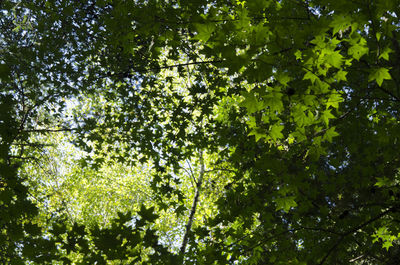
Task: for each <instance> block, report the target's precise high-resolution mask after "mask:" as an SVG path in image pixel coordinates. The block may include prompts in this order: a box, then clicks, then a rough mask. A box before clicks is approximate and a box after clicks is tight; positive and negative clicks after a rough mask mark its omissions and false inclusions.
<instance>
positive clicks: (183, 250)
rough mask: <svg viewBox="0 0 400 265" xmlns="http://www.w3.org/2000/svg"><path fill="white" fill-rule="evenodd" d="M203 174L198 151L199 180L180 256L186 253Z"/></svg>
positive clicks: (202, 165) (201, 159) (202, 162)
mask: <svg viewBox="0 0 400 265" xmlns="http://www.w3.org/2000/svg"><path fill="white" fill-rule="evenodd" d="M204 172H205V169H204V159H203V152H202V151H200V173H199V178H198V179H197V182H196V193H195V196H194V200H193V204H192V208H191V209H190V214H189V220H188V222H187V224H186V230H185V235H184V236H183V241H182V245H181V254H184V253H185V251H186V245H187V242H188V239H189V234H190V232H191V229H192V225H193V219H194V215H195V213H196V209H197V204H198V202H199V197H200V190H201V186H202V184H203V177H204Z"/></svg>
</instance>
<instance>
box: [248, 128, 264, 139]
mask: <svg viewBox="0 0 400 265" xmlns="http://www.w3.org/2000/svg"><path fill="white" fill-rule="evenodd" d="M251 135H254V137H255V138H256V142H258V141H259V140H260V139H262V138H267V134H266V133H265V130H263V129H261V128H255V129H253V130H251V132H250V133H249V136H251Z"/></svg>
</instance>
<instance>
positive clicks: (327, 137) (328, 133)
mask: <svg viewBox="0 0 400 265" xmlns="http://www.w3.org/2000/svg"><path fill="white" fill-rule="evenodd" d="M336 136H339V134H338V133H337V132H336V131H335V127H331V128H329V129H328V130H326V132H325V135H324V140H327V141H328V142H330V143H331V142H332V138H333V137H336Z"/></svg>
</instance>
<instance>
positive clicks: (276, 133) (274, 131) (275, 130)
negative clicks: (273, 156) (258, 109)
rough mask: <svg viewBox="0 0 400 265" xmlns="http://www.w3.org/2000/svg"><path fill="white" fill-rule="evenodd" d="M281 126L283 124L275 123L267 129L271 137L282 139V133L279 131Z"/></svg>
mask: <svg viewBox="0 0 400 265" xmlns="http://www.w3.org/2000/svg"><path fill="white" fill-rule="evenodd" d="M283 128H284V126H283V125H277V124H274V125H272V126H271V128H270V130H269V136H271V138H272V139H273V140H275V141H276V140H278V139H282V138H283V134H282V133H281V132H282V130H283Z"/></svg>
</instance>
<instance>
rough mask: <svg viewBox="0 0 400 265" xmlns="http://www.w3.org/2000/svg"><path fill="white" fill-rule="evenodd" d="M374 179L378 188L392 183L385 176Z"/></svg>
mask: <svg viewBox="0 0 400 265" xmlns="http://www.w3.org/2000/svg"><path fill="white" fill-rule="evenodd" d="M376 180H377V182H376V183H375V186H378V187H379V188H381V187H385V186H390V185H392V181H391V180H390V179H388V178H387V177H377V178H376Z"/></svg>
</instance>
